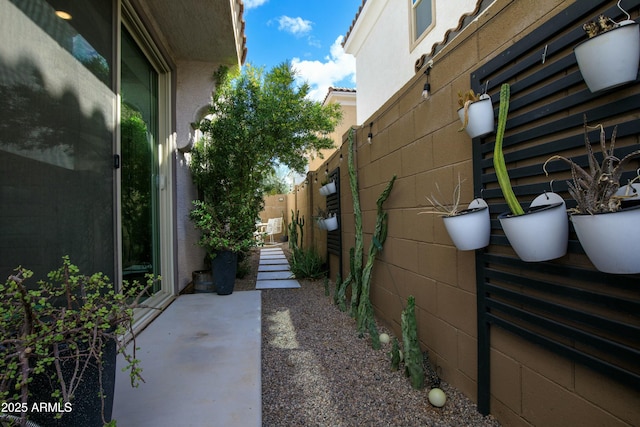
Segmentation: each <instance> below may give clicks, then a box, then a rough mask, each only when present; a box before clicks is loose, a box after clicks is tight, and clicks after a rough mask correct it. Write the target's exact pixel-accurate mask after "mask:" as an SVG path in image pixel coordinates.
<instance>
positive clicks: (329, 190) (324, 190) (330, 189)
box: [320, 181, 336, 196]
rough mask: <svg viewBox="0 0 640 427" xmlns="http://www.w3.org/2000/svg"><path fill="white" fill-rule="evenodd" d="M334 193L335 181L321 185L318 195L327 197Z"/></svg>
mask: <svg viewBox="0 0 640 427" xmlns="http://www.w3.org/2000/svg"><path fill="white" fill-rule="evenodd" d="M335 192H336V183H335V181H331V182H330V183H328V184H326V185H323V186H322V187H320V195H321V196H328V195H330V194H333V193H335Z"/></svg>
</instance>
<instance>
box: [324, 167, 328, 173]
mask: <svg viewBox="0 0 640 427" xmlns="http://www.w3.org/2000/svg"><path fill="white" fill-rule="evenodd" d="M324 174H325V175H329V168H328V167H327V168H326V169H325V170H324Z"/></svg>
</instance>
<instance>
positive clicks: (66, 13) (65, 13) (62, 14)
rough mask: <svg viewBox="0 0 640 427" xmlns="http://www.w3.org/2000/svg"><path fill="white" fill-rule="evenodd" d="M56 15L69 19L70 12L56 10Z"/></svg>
mask: <svg viewBox="0 0 640 427" xmlns="http://www.w3.org/2000/svg"><path fill="white" fill-rule="evenodd" d="M56 16H57V17H58V18H60V19H64V20H65V21H70V20H71V14H70V13H69V12H66V11H64V10H56Z"/></svg>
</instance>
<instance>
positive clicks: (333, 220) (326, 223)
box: [316, 208, 338, 231]
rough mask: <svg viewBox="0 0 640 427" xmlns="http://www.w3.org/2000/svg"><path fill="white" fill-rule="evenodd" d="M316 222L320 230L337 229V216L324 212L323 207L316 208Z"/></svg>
mask: <svg viewBox="0 0 640 427" xmlns="http://www.w3.org/2000/svg"><path fill="white" fill-rule="evenodd" d="M316 223H317V224H318V228H319V229H320V230H326V231H335V230H337V229H338V217H337V215H336V214H335V213H328V212H325V211H324V210H323V209H321V208H318V215H317V216H316Z"/></svg>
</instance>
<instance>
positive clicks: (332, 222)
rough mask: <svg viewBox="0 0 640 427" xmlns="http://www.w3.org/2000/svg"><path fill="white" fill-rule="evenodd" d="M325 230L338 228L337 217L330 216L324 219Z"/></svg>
mask: <svg viewBox="0 0 640 427" xmlns="http://www.w3.org/2000/svg"><path fill="white" fill-rule="evenodd" d="M324 226H325V230H327V231H334V230H337V229H338V217H337V216H332V217H329V218H326V219H325V220H324Z"/></svg>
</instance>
